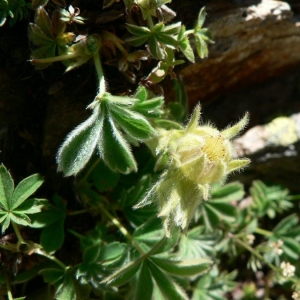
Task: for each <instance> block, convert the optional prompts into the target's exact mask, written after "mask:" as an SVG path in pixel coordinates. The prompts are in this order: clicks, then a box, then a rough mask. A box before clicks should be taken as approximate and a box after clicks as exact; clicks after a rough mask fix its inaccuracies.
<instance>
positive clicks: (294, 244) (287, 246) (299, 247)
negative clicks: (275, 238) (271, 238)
mask: <svg viewBox="0 0 300 300" xmlns="http://www.w3.org/2000/svg"><path fill="white" fill-rule="evenodd" d="M281 239H282V241H283V245H282V250H283V253H284V254H285V255H287V256H288V257H290V258H291V259H295V260H298V259H299V253H300V243H299V242H298V241H295V240H294V239H292V238H288V237H281Z"/></svg>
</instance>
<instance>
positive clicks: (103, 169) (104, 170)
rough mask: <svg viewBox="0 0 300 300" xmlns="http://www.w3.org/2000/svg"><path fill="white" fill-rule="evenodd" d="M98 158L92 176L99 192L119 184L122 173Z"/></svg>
mask: <svg viewBox="0 0 300 300" xmlns="http://www.w3.org/2000/svg"><path fill="white" fill-rule="evenodd" d="M97 159H98V161H99V162H98V163H97V166H96V167H95V168H94V170H93V171H92V173H91V175H90V178H91V179H92V181H93V184H94V185H95V187H96V188H97V190H98V191H99V192H104V191H108V190H112V189H113V188H114V187H115V186H116V185H117V184H118V182H119V179H120V174H119V173H116V172H113V171H112V170H111V169H110V168H108V167H107V166H106V165H105V164H104V162H103V161H102V160H100V159H99V158H97Z"/></svg>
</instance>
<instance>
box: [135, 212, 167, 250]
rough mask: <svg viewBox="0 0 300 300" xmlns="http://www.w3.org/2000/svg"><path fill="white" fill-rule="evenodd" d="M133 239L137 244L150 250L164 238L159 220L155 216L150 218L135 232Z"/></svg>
mask: <svg viewBox="0 0 300 300" xmlns="http://www.w3.org/2000/svg"><path fill="white" fill-rule="evenodd" d="M133 237H134V239H135V240H136V241H137V242H138V243H139V244H145V245H146V246H147V249H148V250H150V249H151V248H152V247H153V246H154V245H155V244H157V243H158V242H159V241H160V240H161V239H162V238H164V237H165V232H164V230H163V229H162V226H161V220H160V219H159V218H157V217H156V216H154V217H152V218H151V219H149V220H148V221H147V222H146V223H144V224H142V225H141V226H140V227H138V228H137V229H136V230H135V232H134V233H133Z"/></svg>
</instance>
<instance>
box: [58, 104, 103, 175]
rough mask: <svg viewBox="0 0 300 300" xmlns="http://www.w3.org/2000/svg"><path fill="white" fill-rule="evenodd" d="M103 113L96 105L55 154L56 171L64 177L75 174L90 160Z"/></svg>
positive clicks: (97, 138)
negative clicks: (60, 172)
mask: <svg viewBox="0 0 300 300" xmlns="http://www.w3.org/2000/svg"><path fill="white" fill-rule="evenodd" d="M103 126H104V125H103V113H102V111H100V105H96V106H95V107H94V109H93V114H92V115H91V117H89V118H88V119H87V120H86V121H85V122H83V123H82V124H80V125H79V126H78V127H77V128H75V129H74V130H73V131H72V132H71V133H70V134H69V135H68V136H67V138H66V140H65V141H64V143H63V144H62V146H61V147H60V149H59V151H58V154H57V164H58V171H62V172H64V174H65V175H66V176H71V175H75V174H77V173H78V172H79V171H81V170H82V169H83V168H84V167H85V165H86V164H87V163H88V161H89V159H90V158H91V156H92V154H93V152H94V150H95V147H96V145H97V143H98V140H99V137H100V133H101V130H102V127H103Z"/></svg>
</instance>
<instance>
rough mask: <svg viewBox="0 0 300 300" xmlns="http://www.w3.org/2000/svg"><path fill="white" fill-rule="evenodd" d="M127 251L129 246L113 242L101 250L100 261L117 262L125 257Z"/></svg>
mask: <svg viewBox="0 0 300 300" xmlns="http://www.w3.org/2000/svg"><path fill="white" fill-rule="evenodd" d="M126 250H127V245H126V244H122V243H119V242H113V243H110V244H108V245H105V246H103V247H102V248H101V250H100V253H99V256H98V261H109V260H115V259H117V258H119V257H121V256H122V255H123V253H124V252H125V251H126Z"/></svg>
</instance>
